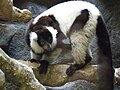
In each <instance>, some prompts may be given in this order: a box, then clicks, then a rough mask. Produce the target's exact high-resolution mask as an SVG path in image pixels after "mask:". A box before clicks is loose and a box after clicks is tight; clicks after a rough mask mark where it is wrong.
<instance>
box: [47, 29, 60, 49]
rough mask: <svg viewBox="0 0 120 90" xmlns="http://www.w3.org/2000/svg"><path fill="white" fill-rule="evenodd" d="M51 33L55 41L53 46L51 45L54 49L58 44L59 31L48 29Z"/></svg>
mask: <svg viewBox="0 0 120 90" xmlns="http://www.w3.org/2000/svg"><path fill="white" fill-rule="evenodd" d="M46 28H47V29H48V30H49V31H50V32H51V34H52V39H53V41H52V44H51V46H52V48H54V47H55V46H56V44H57V38H56V37H57V33H58V32H57V30H56V29H54V28H53V27H46Z"/></svg>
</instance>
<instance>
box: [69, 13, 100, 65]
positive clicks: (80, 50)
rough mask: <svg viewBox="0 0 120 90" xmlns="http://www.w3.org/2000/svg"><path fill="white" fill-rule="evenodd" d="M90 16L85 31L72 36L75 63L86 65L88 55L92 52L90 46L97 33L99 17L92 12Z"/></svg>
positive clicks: (79, 31)
mask: <svg viewBox="0 0 120 90" xmlns="http://www.w3.org/2000/svg"><path fill="white" fill-rule="evenodd" d="M89 14H90V16H89V20H88V21H87V23H86V25H85V26H84V28H83V30H78V32H74V33H73V34H72V35H71V36H70V39H71V43H72V54H73V57H74V59H75V61H76V62H77V63H79V64H80V63H85V58H86V54H87V52H88V51H90V50H89V44H90V42H91V40H92V38H93V36H94V35H95V32H96V25H97V18H98V15H94V14H92V13H91V12H90V13H89ZM89 53H90V52H89ZM90 54H91V53H90Z"/></svg>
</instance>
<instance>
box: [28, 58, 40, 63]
mask: <svg viewBox="0 0 120 90" xmlns="http://www.w3.org/2000/svg"><path fill="white" fill-rule="evenodd" d="M30 62H31V63H33V62H35V63H39V61H38V60H36V59H31V60H30Z"/></svg>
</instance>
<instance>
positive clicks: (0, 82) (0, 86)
mask: <svg viewBox="0 0 120 90" xmlns="http://www.w3.org/2000/svg"><path fill="white" fill-rule="evenodd" d="M4 84H5V74H4V73H3V72H2V71H1V70H0V90H4Z"/></svg>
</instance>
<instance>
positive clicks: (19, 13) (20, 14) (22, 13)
mask: <svg viewBox="0 0 120 90" xmlns="http://www.w3.org/2000/svg"><path fill="white" fill-rule="evenodd" d="M31 18H32V13H31V12H30V11H29V10H27V9H23V10H20V9H19V8H17V7H14V6H13V12H12V21H17V22H27V21H29V20H30V19H31Z"/></svg>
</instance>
